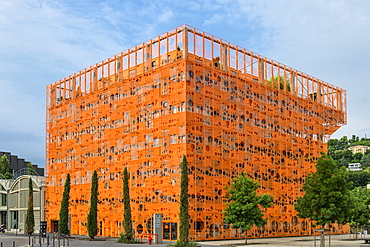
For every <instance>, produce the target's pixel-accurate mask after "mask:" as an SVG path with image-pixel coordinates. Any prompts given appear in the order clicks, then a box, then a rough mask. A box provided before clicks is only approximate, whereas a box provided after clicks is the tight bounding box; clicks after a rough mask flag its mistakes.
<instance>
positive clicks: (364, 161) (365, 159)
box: [360, 150, 370, 168]
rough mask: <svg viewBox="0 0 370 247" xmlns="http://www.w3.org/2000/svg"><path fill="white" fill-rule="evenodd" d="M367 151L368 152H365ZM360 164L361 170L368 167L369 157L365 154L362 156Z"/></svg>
mask: <svg viewBox="0 0 370 247" xmlns="http://www.w3.org/2000/svg"><path fill="white" fill-rule="evenodd" d="M367 151H369V150H367ZM360 163H361V165H362V168H367V167H369V166H370V155H369V154H367V155H364V156H362V158H361V162H360Z"/></svg>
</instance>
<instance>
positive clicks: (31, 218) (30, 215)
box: [26, 178, 35, 235]
mask: <svg viewBox="0 0 370 247" xmlns="http://www.w3.org/2000/svg"><path fill="white" fill-rule="evenodd" d="M34 228H35V215H34V212H33V186H32V179H31V178H29V180H28V208H27V215H26V232H27V235H32V234H33V232H34Z"/></svg>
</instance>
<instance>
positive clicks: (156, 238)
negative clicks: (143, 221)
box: [140, 233, 158, 244]
mask: <svg viewBox="0 0 370 247" xmlns="http://www.w3.org/2000/svg"><path fill="white" fill-rule="evenodd" d="M151 236H154V237H155V238H152V239H153V240H154V239H155V243H156V244H158V234H149V233H148V234H140V244H142V243H143V237H147V239H148V241H149V238H150V237H151Z"/></svg>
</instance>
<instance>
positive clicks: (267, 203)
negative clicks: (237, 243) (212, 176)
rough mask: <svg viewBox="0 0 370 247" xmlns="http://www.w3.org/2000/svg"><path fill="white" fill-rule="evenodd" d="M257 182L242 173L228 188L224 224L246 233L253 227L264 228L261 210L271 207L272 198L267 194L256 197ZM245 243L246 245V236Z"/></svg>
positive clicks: (264, 222)
mask: <svg viewBox="0 0 370 247" xmlns="http://www.w3.org/2000/svg"><path fill="white" fill-rule="evenodd" d="M258 187H259V184H258V182H255V181H253V180H251V179H250V178H248V177H247V176H246V175H245V174H244V173H242V174H241V175H239V177H238V178H237V179H235V180H234V181H233V183H232V184H231V186H230V187H229V188H228V191H227V193H228V195H227V199H228V201H229V202H228V203H227V204H226V208H225V210H224V211H223V214H224V215H225V222H226V223H231V224H232V227H233V228H234V229H239V228H241V229H242V230H243V231H246V232H247V231H248V230H249V229H251V227H252V226H253V225H256V226H259V227H261V226H264V225H265V224H266V223H267V220H266V219H264V218H263V213H262V210H261V208H268V207H271V206H272V200H273V197H272V196H271V195H269V194H264V195H257V189H258ZM246 236H247V237H246V239H245V243H246V244H247V240H248V234H246Z"/></svg>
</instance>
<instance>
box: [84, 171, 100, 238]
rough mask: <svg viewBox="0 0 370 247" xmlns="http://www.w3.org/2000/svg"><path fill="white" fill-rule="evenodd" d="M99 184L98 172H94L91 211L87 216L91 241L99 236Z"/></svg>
mask: <svg viewBox="0 0 370 247" xmlns="http://www.w3.org/2000/svg"><path fill="white" fill-rule="evenodd" d="M98 183H99V181H98V174H97V172H96V170H94V173H93V176H92V181H91V191H90V193H91V197H90V211H89V214H88V215H87V231H88V234H89V237H90V238H91V239H94V237H95V236H96V235H97V234H98V195H99V191H98Z"/></svg>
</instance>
